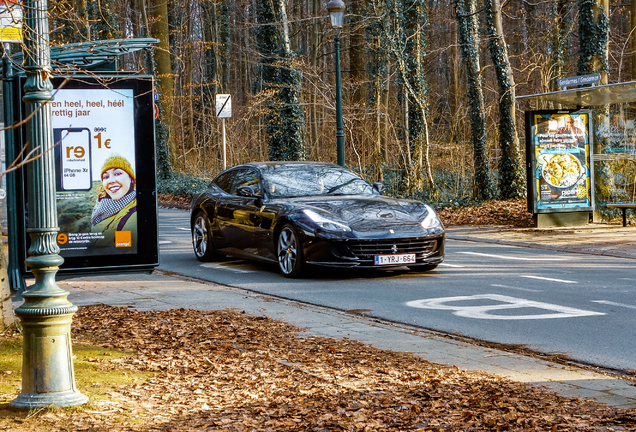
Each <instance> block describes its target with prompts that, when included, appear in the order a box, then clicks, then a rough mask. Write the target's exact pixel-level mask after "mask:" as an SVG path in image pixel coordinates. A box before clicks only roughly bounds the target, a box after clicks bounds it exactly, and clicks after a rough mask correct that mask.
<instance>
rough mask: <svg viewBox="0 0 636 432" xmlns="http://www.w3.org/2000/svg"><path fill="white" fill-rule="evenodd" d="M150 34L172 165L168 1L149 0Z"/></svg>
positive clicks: (173, 160) (163, 121) (173, 153)
mask: <svg viewBox="0 0 636 432" xmlns="http://www.w3.org/2000/svg"><path fill="white" fill-rule="evenodd" d="M150 2H151V6H150V16H151V25H150V32H151V34H150V36H151V37H154V38H157V39H159V44H157V47H156V48H155V65H156V69H157V72H156V75H157V78H158V79H159V85H158V86H157V87H158V93H159V96H160V97H161V107H162V110H161V113H160V115H159V122H161V123H162V124H164V125H165V126H166V127H167V129H168V147H169V150H170V160H171V162H172V164H173V165H174V162H175V160H176V156H177V144H176V142H175V139H174V136H173V134H172V133H171V132H172V131H173V130H174V128H173V122H172V119H173V106H174V105H173V103H174V78H173V75H172V65H171V62H172V59H171V55H170V28H169V26H168V2H167V1H166V0H150Z"/></svg>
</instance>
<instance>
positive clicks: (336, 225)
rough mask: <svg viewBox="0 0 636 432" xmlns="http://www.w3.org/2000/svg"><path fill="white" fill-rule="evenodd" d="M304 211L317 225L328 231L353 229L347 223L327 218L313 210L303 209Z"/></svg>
mask: <svg viewBox="0 0 636 432" xmlns="http://www.w3.org/2000/svg"><path fill="white" fill-rule="evenodd" d="M303 212H304V213H305V214H306V215H307V217H309V219H311V220H312V221H313V222H314V223H315V224H316V225H318V226H319V227H320V228H322V229H324V230H326V231H351V228H349V227H348V226H347V225H345V224H343V223H340V222H336V221H333V220H331V219H327V218H326V217H323V216H321V215H319V214H318V213H316V212H315V211H312V210H303Z"/></svg>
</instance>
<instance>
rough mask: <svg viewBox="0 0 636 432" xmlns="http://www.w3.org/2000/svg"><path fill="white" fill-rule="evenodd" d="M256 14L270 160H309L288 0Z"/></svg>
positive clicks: (274, 0) (264, 5)
mask: <svg viewBox="0 0 636 432" xmlns="http://www.w3.org/2000/svg"><path fill="white" fill-rule="evenodd" d="M256 14H257V19H258V24H259V26H258V27H257V28H256V29H255V36H256V40H257V48H258V51H259V53H260V55H261V57H262V61H261V76H262V82H263V91H264V92H265V93H266V94H267V95H268V100H267V105H268V106H267V112H266V114H265V122H266V130H267V136H268V141H269V144H268V153H269V159H270V160H305V159H306V148H305V134H304V129H305V112H304V110H303V108H302V105H301V98H300V96H301V74H300V71H299V70H298V68H297V67H296V65H295V64H294V60H295V56H294V54H293V53H292V50H291V46H290V40H289V33H288V23H287V12H286V9H285V0H261V1H259V2H258V4H257V8H256Z"/></svg>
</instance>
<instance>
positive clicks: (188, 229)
mask: <svg viewBox="0 0 636 432" xmlns="http://www.w3.org/2000/svg"><path fill="white" fill-rule="evenodd" d="M175 229H177V230H180V231H190V228H183V227H175Z"/></svg>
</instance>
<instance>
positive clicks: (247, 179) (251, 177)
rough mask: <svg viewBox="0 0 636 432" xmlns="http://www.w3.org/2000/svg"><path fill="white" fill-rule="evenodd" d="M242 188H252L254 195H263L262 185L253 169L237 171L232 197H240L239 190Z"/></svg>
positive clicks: (231, 191)
mask: <svg viewBox="0 0 636 432" xmlns="http://www.w3.org/2000/svg"><path fill="white" fill-rule="evenodd" d="M241 186H250V187H251V188H252V190H253V191H254V194H256V195H260V194H261V183H260V180H259V178H258V176H257V175H256V173H255V172H254V171H252V170H251V169H240V170H237V171H236V176H235V177H234V184H233V185H232V189H231V190H230V193H231V194H232V195H238V188H240V187H241Z"/></svg>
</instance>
